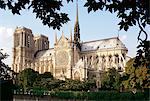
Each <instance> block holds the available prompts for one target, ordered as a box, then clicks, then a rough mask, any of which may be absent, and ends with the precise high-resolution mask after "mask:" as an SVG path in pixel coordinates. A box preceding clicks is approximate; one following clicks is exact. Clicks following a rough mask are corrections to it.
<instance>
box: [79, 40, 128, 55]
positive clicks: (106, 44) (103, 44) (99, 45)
mask: <svg viewBox="0 0 150 101" xmlns="http://www.w3.org/2000/svg"><path fill="white" fill-rule="evenodd" d="M108 48H110V49H111V48H123V49H127V48H126V47H125V45H124V44H123V43H122V42H121V40H120V39H119V38H118V37H113V38H107V39H101V40H94V41H87V42H83V43H81V51H83V52H85V51H94V50H101V49H108Z"/></svg>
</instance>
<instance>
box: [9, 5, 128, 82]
mask: <svg viewBox="0 0 150 101" xmlns="http://www.w3.org/2000/svg"><path fill="white" fill-rule="evenodd" d="M76 13H77V14H76V21H75V26H74V33H73V35H72V33H70V37H69V38H67V37H65V35H64V33H63V32H62V35H61V37H60V38H57V34H56V33H55V43H54V47H53V48H50V47H49V40H48V37H47V36H44V35H38V36H34V35H33V33H32V30H31V29H29V28H25V27H17V28H16V29H15V32H14V47H13V64H12V69H13V70H14V71H15V72H17V73H18V72H20V71H22V70H24V69H25V68H32V69H34V70H35V71H38V72H39V73H44V72H51V73H52V74H53V76H54V77H55V78H57V79H62V80H64V79H65V78H71V79H77V80H85V79H88V78H90V77H93V76H96V77H97V74H99V73H100V72H101V71H107V70H108V68H112V67H114V68H116V69H117V70H118V71H120V72H124V71H125V68H124V67H125V64H126V62H127V60H128V59H129V57H128V56H127V52H128V49H127V48H126V47H125V45H124V44H123V43H122V42H121V40H120V39H119V38H118V37H112V38H107V39H100V40H93V41H87V42H81V40H80V27H79V21H78V7H77V12H76Z"/></svg>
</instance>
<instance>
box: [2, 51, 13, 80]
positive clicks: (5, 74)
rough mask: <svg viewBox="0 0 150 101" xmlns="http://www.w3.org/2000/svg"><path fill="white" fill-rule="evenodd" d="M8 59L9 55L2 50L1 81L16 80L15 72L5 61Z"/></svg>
mask: <svg viewBox="0 0 150 101" xmlns="http://www.w3.org/2000/svg"><path fill="white" fill-rule="evenodd" d="M7 57H8V54H6V53H3V52H2V49H0V79H1V80H9V79H12V78H14V75H15V73H14V71H13V70H11V68H10V67H9V66H8V65H6V64H5V63H4V62H3V60H4V59H6V58H7Z"/></svg>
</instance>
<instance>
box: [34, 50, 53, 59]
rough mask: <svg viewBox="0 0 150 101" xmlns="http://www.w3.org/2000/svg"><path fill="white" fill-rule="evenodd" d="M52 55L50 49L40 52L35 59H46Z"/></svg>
mask: <svg viewBox="0 0 150 101" xmlns="http://www.w3.org/2000/svg"><path fill="white" fill-rule="evenodd" d="M53 53H54V48H50V49H48V50H42V51H39V52H38V53H37V54H36V58H44V57H48V56H51V55H53Z"/></svg>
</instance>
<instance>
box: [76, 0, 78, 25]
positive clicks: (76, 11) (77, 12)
mask: <svg viewBox="0 0 150 101" xmlns="http://www.w3.org/2000/svg"><path fill="white" fill-rule="evenodd" d="M77 22H78V0H76V23H77Z"/></svg>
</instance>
